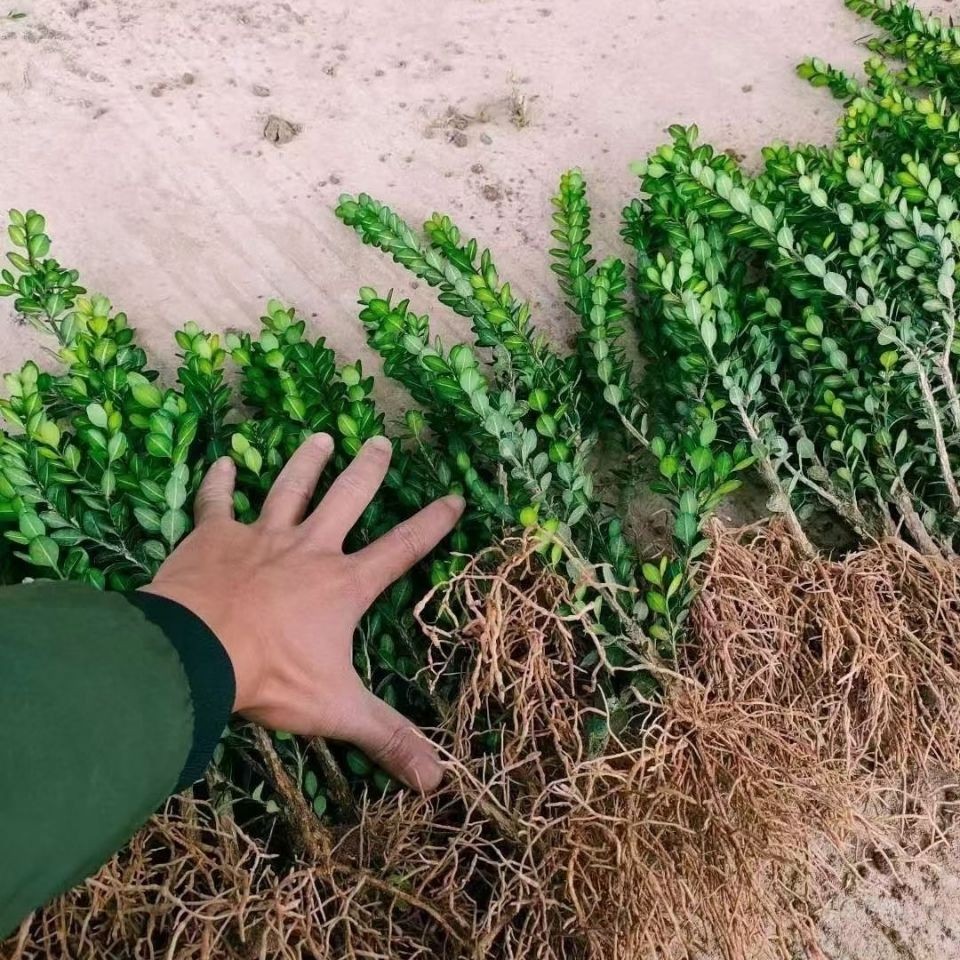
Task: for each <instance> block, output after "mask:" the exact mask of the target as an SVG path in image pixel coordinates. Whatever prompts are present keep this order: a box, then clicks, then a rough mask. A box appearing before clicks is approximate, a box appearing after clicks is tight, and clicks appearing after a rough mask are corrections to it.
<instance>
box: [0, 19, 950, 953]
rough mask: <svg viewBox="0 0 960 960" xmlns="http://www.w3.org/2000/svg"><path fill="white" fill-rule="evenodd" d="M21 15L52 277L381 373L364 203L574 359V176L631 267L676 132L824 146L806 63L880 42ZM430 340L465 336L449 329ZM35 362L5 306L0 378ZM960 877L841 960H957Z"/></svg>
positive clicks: (8, 61)
mask: <svg viewBox="0 0 960 960" xmlns="http://www.w3.org/2000/svg"><path fill="white" fill-rule="evenodd" d="M9 4H13V9H14V10H16V11H23V12H25V13H26V14H27V16H26V17H24V18H23V19H18V20H9V19H5V18H4V17H3V15H2V14H0V115H2V117H3V120H4V135H3V138H2V146H0V208H5V207H9V206H17V207H21V208H25V207H30V206H32V207H35V208H37V209H39V210H41V211H43V212H45V213H46V214H47V216H48V223H49V229H50V232H51V234H52V235H53V237H54V242H55V252H56V254H57V255H58V256H59V257H60V258H61V259H62V260H63V261H65V262H68V263H70V264H73V265H76V266H77V267H78V268H80V269H81V270H82V272H83V277H84V280H85V281H86V283H87V284H88V286H90V287H91V288H93V289H96V290H102V291H105V292H107V293H108V294H109V295H110V296H111V297H112V298H113V299H114V301H115V302H116V303H117V304H119V305H122V307H123V308H124V309H126V310H127V311H128V313H129V314H130V316H131V319H132V321H133V322H134V324H135V325H136V326H138V327H139V328H140V330H141V333H142V337H143V339H144V341H145V342H146V345H147V347H148V348H149V349H150V350H151V352H152V354H153V356H154V357H155V358H156V361H157V362H158V363H159V364H160V365H161V366H169V363H170V361H171V359H172V356H173V347H172V336H171V332H172V331H173V330H174V329H175V328H176V327H177V326H179V325H180V324H182V323H183V322H184V321H185V320H187V319H195V320H198V321H200V322H201V323H203V324H205V325H208V326H209V327H210V328H212V329H216V328H221V329H222V328H225V327H251V328H252V327H253V325H255V323H256V318H257V316H258V314H259V312H260V306H261V304H262V302H263V301H264V299H265V298H266V297H269V296H274V295H276V296H280V297H282V298H283V299H285V300H288V301H289V302H291V303H294V304H296V305H297V306H298V307H299V308H300V309H301V310H302V311H303V312H304V314H305V315H308V316H310V317H312V318H313V323H314V325H315V328H316V329H317V330H318V331H322V332H323V333H324V334H326V335H327V336H328V338H329V340H330V341H331V343H332V344H333V345H334V346H336V347H337V349H338V350H339V351H341V353H342V355H343V356H344V358H347V357H353V356H356V355H361V356H366V355H367V351H366V349H365V347H364V345H363V342H362V336H361V333H360V330H359V325H358V323H357V321H356V316H355V309H354V303H355V292H356V290H357V288H358V287H359V286H360V285H361V284H364V283H369V284H374V285H377V286H379V287H381V288H383V289H386V288H389V287H391V286H397V287H399V288H401V289H409V283H408V279H407V277H405V276H404V275H403V272H402V271H401V270H400V269H399V268H397V267H395V266H393V265H392V264H390V263H389V262H387V261H386V260H385V259H384V258H383V257H382V256H380V255H379V254H377V253H376V252H374V251H370V250H367V249H363V248H362V247H361V246H360V244H359V242H358V241H357V239H356V237H355V236H354V235H353V234H352V233H351V232H350V231H348V230H347V229H346V228H345V227H343V226H342V225H341V224H340V223H339V222H338V221H337V220H336V219H335V218H334V216H333V213H332V207H333V205H334V203H335V201H336V198H337V196H338V194H339V193H341V192H343V191H351V192H356V191H361V190H364V191H367V192H369V193H371V194H373V195H375V196H377V197H379V198H380V199H383V200H385V201H387V202H389V203H391V204H392V205H393V206H395V208H396V209H398V210H399V211H400V212H401V213H403V214H404V215H405V216H408V217H409V218H411V220H412V221H413V222H415V223H416V222H419V221H421V220H422V219H423V218H424V217H425V216H427V215H428V214H429V213H430V212H432V211H433V210H434V209H440V210H443V211H446V212H449V213H450V214H451V215H453V216H454V218H455V219H456V220H458V222H460V224H461V226H462V227H464V228H465V229H466V230H468V231H470V232H475V233H476V234H477V235H478V236H479V237H480V238H481V239H482V241H483V242H484V243H485V244H487V245H489V246H490V247H491V248H492V249H493V251H494V253H495V255H496V256H497V258H498V261H499V263H500V267H501V272H502V273H503V274H504V275H509V276H510V277H511V278H512V279H513V283H514V286H515V288H516V289H517V290H519V291H522V292H523V293H524V294H525V295H526V296H528V297H529V298H530V299H531V301H532V302H533V303H534V305H535V307H536V316H537V317H538V319H539V322H540V323H541V324H542V325H543V326H544V327H545V328H548V329H549V330H550V331H551V332H552V333H553V334H554V335H556V336H558V337H561V336H563V334H564V329H565V327H566V326H567V325H568V323H569V319H568V318H567V317H566V316H565V314H564V310H563V308H562V306H560V305H559V304H558V302H557V291H556V288H555V286H554V284H553V283H552V275H551V274H550V273H549V271H548V270H547V269H546V266H545V256H544V253H543V250H544V249H545V243H546V239H545V238H546V237H547V235H548V231H549V229H550V206H549V197H550V195H551V193H552V191H553V189H554V186H555V182H556V179H557V176H558V175H559V173H560V172H561V171H562V170H564V169H566V168H568V167H570V166H573V165H579V166H581V167H582V168H583V170H584V171H585V173H586V175H587V176H588V178H589V180H590V181H591V184H592V193H593V201H594V209H595V211H597V220H596V226H597V233H598V244H597V248H598V251H599V252H600V253H604V252H606V251H611V252H612V251H615V250H617V249H618V248H619V244H618V241H617V236H616V234H617V220H618V213H619V210H620V208H621V206H622V205H623V203H624V202H625V201H626V200H627V199H628V198H629V196H630V190H631V188H632V184H631V175H630V174H629V171H628V163H629V161H631V160H633V159H635V158H637V157H639V156H641V155H642V154H643V153H644V152H645V151H646V150H648V149H649V148H650V147H653V146H655V145H656V144H657V143H658V142H659V141H660V140H661V139H662V138H663V136H664V128H665V127H666V126H667V125H668V124H669V123H672V122H675V121H682V122H692V121H697V122H698V123H699V124H700V126H701V129H702V130H703V132H704V135H705V136H706V137H708V138H710V139H711V140H712V141H713V142H715V143H716V144H717V145H718V146H720V147H723V148H730V149H733V150H736V151H738V152H740V153H742V154H745V155H746V156H748V157H750V156H754V155H755V154H756V151H757V150H758V148H759V147H760V146H761V145H762V144H764V143H766V142H769V141H771V140H773V139H776V138H785V139H803V140H824V139H826V138H828V137H829V136H830V135H831V131H832V128H833V125H834V119H835V116H836V113H835V108H834V106H833V104H832V102H831V101H830V99H829V97H828V96H826V95H825V94H823V93H822V92H820V91H815V90H812V89H810V88H809V87H807V86H806V85H805V84H803V83H802V82H800V81H798V80H797V79H796V78H795V77H794V76H793V73H792V67H793V65H794V64H795V63H796V62H797V61H798V60H799V59H800V58H801V57H803V56H804V55H806V54H811V53H815V54H818V55H820V56H823V57H824V58H828V59H830V60H832V61H833V62H835V63H837V64H839V65H845V66H849V67H855V66H856V65H857V64H858V63H859V62H860V60H861V59H862V55H863V51H862V50H860V49H858V48H857V47H856V46H855V41H856V40H857V38H858V37H862V36H863V35H864V34H865V33H866V32H867V27H866V26H865V25H864V24H863V23H862V22H861V21H858V20H857V19H856V18H855V17H854V16H853V15H852V14H850V13H848V12H847V11H846V10H845V9H844V8H843V6H842V4H841V2H840V0H632V2H625V0H589V2H577V0H446V2H443V3H426V2H422V0H412V2H410V0H407V2H401V0H352V2H344V0H328V2H326V3H322V4H321V3H317V2H313V3H311V2H309V0H291V2H285V3H276V2H264V3H254V2H238V3H222V2H216V0H193V2H179V3H178V2H175V0H159V2H155V3H152V4H147V3H136V2H135V0H67V2H66V3H53V2H36V0H8V3H7V4H4V7H3V8H0V9H2V10H3V12H4V13H5V12H6V9H7V7H8V5H9ZM924 6H925V7H927V8H929V9H937V10H939V11H941V12H949V11H950V9H951V7H952V3H951V2H950V0H943V2H941V3H939V4H938V3H932V2H927V3H925V4H924ZM518 112H519V116H518ZM271 117H274V118H279V120H280V121H283V122H277V121H276V120H271ZM518 120H519V121H520V122H516V121H518ZM265 133H266V134H267V137H265ZM268 138H269V139H268ZM277 139H279V140H280V141H286V142H281V143H276V142H273V141H274V140H277ZM414 296H415V297H417V294H416V293H414ZM417 302H418V303H419V305H420V306H421V307H424V308H430V309H432V308H433V305H434V302H433V300H432V297H430V296H429V294H427V295H424V291H420V297H419V299H418V300H417ZM435 328H436V330H437V332H439V333H441V334H443V335H445V336H446V337H448V338H458V337H461V336H463V329H464V328H463V326H462V321H460V320H459V319H457V318H455V317H453V316H452V315H449V314H445V313H444V312H443V311H442V310H437V311H436V318H435ZM36 353H37V342H36V339H35V335H34V334H33V332H32V331H30V330H29V329H23V328H18V327H17V326H15V325H14V323H13V317H12V314H11V311H10V306H9V301H5V302H3V303H2V304H0V368H3V369H9V368H10V366H11V365H12V364H15V363H17V362H18V361H19V360H20V359H22V358H23V357H25V356H27V355H31V354H32V355H35V354H36ZM951 863H952V861H951V860H950V859H949V858H948V860H947V861H945V863H944V864H941V865H940V867H939V868H938V870H937V871H934V872H931V871H930V870H925V871H919V872H916V873H915V874H914V873H908V874H907V875H906V876H904V877H900V878H891V877H888V876H878V877H876V878H874V879H873V880H871V882H870V883H869V884H868V885H867V888H866V890H865V891H864V892H863V893H862V894H860V895H858V896H857V897H855V898H852V899H850V900H848V901H845V902H844V903H842V904H840V905H838V908H837V910H836V911H835V912H834V913H833V914H832V915H831V916H829V917H828V918H827V919H826V921H825V930H826V933H827V937H826V940H825V943H826V947H827V953H828V956H829V957H831V960H833V958H850V960H853V958H856V960H902V958H914V960H934V958H936V960H950V958H953V957H960V940H958V939H957V934H956V931H957V930H960V897H958V893H960V880H958V873H957V872H956V871H955V870H953V869H952V867H951ZM931 877H934V878H935V879H934V880H931V879H930V878H931Z"/></svg>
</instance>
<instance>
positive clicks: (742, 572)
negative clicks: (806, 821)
mask: <svg viewBox="0 0 960 960" xmlns="http://www.w3.org/2000/svg"><path fill="white" fill-rule="evenodd" d="M712 532H713V536H714V540H715V548H714V550H713V551H712V553H711V555H710V558H709V560H708V564H707V569H706V582H705V586H704V590H703V597H702V600H701V602H700V603H698V604H697V606H696V608H695V610H694V616H693V633H692V636H693V637H694V638H695V642H694V643H693V644H692V645H691V647H690V648H689V649H688V650H686V651H684V658H685V661H686V662H685V663H684V668H685V670H686V672H688V673H689V674H690V675H692V676H694V677H696V678H697V679H699V680H700V681H701V682H702V683H704V684H706V685H707V686H709V687H711V688H713V689H716V690H717V691H718V695H719V696H720V697H721V698H722V699H724V700H729V701H731V702H750V701H762V702H765V703H769V704H777V705H780V706H782V707H783V708H784V709H785V710H791V711H798V713H799V715H800V716H803V717H806V718H809V719H811V720H813V721H814V724H813V726H812V727H811V728H810V729H809V730H808V731H807V735H808V736H811V737H815V738H817V739H820V738H824V737H825V738H826V740H827V742H826V743H825V744H824V745H823V747H822V749H823V752H824V754H825V755H827V756H830V757H836V758H837V759H845V760H846V762H847V764H848V766H849V767H850V768H851V769H852V770H861V771H862V770H872V771H875V772H877V773H878V774H885V775H893V776H894V777H895V778H900V777H903V776H904V775H907V774H910V773H912V772H916V771H918V770H921V769H923V768H925V767H934V768H939V769H946V770H957V769H960V663H958V648H960V564H950V563H948V562H946V561H944V560H942V559H940V558H938V557H930V556H925V555H923V554H920V553H918V552H917V551H916V550H914V549H913V548H912V547H910V546H909V545H908V544H906V543H904V541H902V540H895V539H890V540H886V541H884V542H883V543H880V544H879V545H877V546H875V547H871V548H870V549H867V550H863V551H862V552H860V553H856V554H852V555H849V556H847V557H846V558H844V560H843V561H840V562H838V561H832V560H829V559H827V558H825V557H820V556H818V557H806V556H803V555H802V554H801V553H800V552H799V551H798V550H797V549H796V548H795V546H794V544H793V541H792V540H791V538H790V537H788V536H786V535H785V534H784V533H783V531H782V530H781V529H779V528H778V527H777V526H770V525H761V526H759V527H755V528H753V529H752V530H748V531H740V532H729V531H724V530H723V528H722V527H720V525H719V524H717V525H716V527H715V529H714V530H713V531H712ZM797 732H798V733H799V731H797Z"/></svg>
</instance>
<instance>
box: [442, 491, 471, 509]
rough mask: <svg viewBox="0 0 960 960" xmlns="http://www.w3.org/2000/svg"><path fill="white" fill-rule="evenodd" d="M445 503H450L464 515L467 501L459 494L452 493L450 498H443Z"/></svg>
mask: <svg viewBox="0 0 960 960" xmlns="http://www.w3.org/2000/svg"><path fill="white" fill-rule="evenodd" d="M443 501H444V503H449V504H450V506H451V507H453V509H454V510H456V511H457V513H463V511H464V510H465V509H466V506H467V501H466V500H464V499H463V497H461V496H460V494H459V493H451V494H450V495H449V496H446V497H444V498H443Z"/></svg>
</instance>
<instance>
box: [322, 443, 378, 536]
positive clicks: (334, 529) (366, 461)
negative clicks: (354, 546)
mask: <svg viewBox="0 0 960 960" xmlns="http://www.w3.org/2000/svg"><path fill="white" fill-rule="evenodd" d="M391 452H392V448H391V446H390V441H389V440H388V439H387V438H386V437H373V438H372V439H370V440H368V441H367V442H366V443H365V444H364V445H363V447H362V448H361V450H360V452H359V453H358V454H357V456H356V458H355V459H354V461H353V463H351V464H350V466H349V467H347V469H346V470H344V471H343V473H341V474H340V476H339V477H337V479H336V480H334V481H333V483H332V484H331V485H330V489H329V490H328V491H327V493H326V495H325V496H324V498H323V500H322V501H321V502H320V505H319V506H318V507H317V509H316V510H314V511H313V513H312V514H311V516H310V518H309V519H308V520H307V523H308V524H309V526H310V527H311V528H312V530H313V532H314V534H315V535H316V536H319V537H322V538H323V539H324V540H325V541H326V542H328V543H329V544H331V545H333V544H335V545H336V546H337V547H339V546H340V545H341V544H342V543H343V541H344V540H345V539H346V537H347V534H348V533H349V532H350V530H351V529H352V528H353V526H354V524H356V522H357V521H358V520H359V519H360V514H362V513H363V511H364V510H366V508H367V505H368V504H369V503H370V501H371V500H373V498H374V496H375V495H376V493H377V490H379V489H380V484H381V483H383V478H384V477H385V476H386V475H387V470H388V469H389V467H390V454H391Z"/></svg>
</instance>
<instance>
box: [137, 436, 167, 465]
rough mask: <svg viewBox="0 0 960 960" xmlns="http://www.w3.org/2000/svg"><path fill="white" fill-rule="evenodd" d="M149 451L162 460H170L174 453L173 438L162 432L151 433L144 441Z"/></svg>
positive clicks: (152, 455)
mask: <svg viewBox="0 0 960 960" xmlns="http://www.w3.org/2000/svg"><path fill="white" fill-rule="evenodd" d="M144 444H145V446H146V448H147V453H149V454H150V456H151V457H157V458H159V459H161V460H169V459H170V457H171V455H172V454H173V440H171V439H170V437H168V436H166V435H165V434H162V433H149V434H147V439H146V440H145V441H144Z"/></svg>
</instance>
